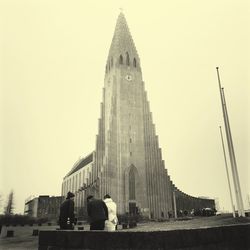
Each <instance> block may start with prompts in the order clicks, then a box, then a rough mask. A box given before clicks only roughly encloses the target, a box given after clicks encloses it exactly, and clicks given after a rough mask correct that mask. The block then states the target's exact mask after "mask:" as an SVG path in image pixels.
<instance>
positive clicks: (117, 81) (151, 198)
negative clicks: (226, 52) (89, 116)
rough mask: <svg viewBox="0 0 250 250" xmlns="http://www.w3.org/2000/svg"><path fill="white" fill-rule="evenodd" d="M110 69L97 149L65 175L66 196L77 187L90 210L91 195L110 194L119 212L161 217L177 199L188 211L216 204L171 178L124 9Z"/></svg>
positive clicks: (79, 203) (81, 204)
mask: <svg viewBox="0 0 250 250" xmlns="http://www.w3.org/2000/svg"><path fill="white" fill-rule="evenodd" d="M156 65H157V63H156V62H152V66H153V67H157V66H156ZM105 68H106V70H105V79H104V88H103V102H102V103H101V117H100V119H99V124H98V125H99V126H98V135H97V136H96V148H95V151H94V152H93V153H91V154H90V155H88V156H87V157H85V158H84V159H81V160H80V161H78V162H77V163H76V164H75V165H74V166H73V168H72V170H71V171H70V172H69V173H68V174H67V175H66V176H65V177H64V179H63V183H62V195H64V196H65V195H66V194H67V192H68V191H71V192H74V193H75V195H76V197H75V201H76V202H75V204H76V207H79V208H83V209H84V208H86V203H85V202H86V199H85V197H86V196H87V195H89V194H93V195H95V196H96V197H99V198H103V196H104V195H105V194H107V193H109V194H110V195H111V197H112V198H113V200H114V201H115V202H116V203H117V211H118V214H125V213H129V214H136V213H140V214H141V215H143V216H146V217H148V218H150V219H156V220H159V219H167V218H169V217H170V216H172V215H173V214H174V205H173V203H174V202H175V203H176V209H177V210H183V211H186V212H189V211H191V210H192V209H201V208H204V207H210V208H214V200H212V199H204V198H196V197H192V196H189V195H187V194H185V193H183V192H182V191H180V190H179V189H177V188H176V187H175V185H174V184H173V183H172V181H171V178H170V176H169V174H168V171H167V169H166V168H165V162H164V160H163V159H162V152H161V148H160V146H159V140H158V136H157V134H156V131H155V124H154V123H153V119H152V113H151V112H150V105H149V101H148V97H147V92H146V90H145V85H144V81H143V79H142V71H141V63H140V58H139V55H138V53H137V49H136V47H135V44H134V41H133V39H132V36H131V34H130V31H129V28H128V25H127V22H126V19H125V17H124V15H123V13H121V14H120V15H119V17H118V20H117V24H116V28H115V32H114V36H113V39H112V43H111V46H110V50H109V54H108V58H107V62H106V67H105ZM173 108H174V107H173ZM186 169H188V167H187V168H186ZM192 185H194V184H193V183H192ZM173 193H174V194H175V199H174V197H173Z"/></svg>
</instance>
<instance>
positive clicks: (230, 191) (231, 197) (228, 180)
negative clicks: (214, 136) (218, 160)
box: [220, 126, 235, 218]
mask: <svg viewBox="0 0 250 250" xmlns="http://www.w3.org/2000/svg"><path fill="white" fill-rule="evenodd" d="M220 136H221V142H222V148H223V154H224V160H225V167H226V173H227V182H228V187H229V193H230V199H231V206H232V211H233V217H234V218H235V209H234V204H233V196H232V190H231V184H230V179H229V173H228V166H227V158H226V152H225V146H224V140H223V135H222V130H221V126H220Z"/></svg>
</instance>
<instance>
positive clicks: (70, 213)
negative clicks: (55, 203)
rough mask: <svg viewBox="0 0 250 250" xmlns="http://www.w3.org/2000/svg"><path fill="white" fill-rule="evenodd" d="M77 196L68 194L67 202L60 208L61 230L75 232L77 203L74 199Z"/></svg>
mask: <svg viewBox="0 0 250 250" xmlns="http://www.w3.org/2000/svg"><path fill="white" fill-rule="evenodd" d="M74 197H75V195H74V194H73V193H71V192H68V193H67V197H66V200H65V201H64V202H63V203H62V204H61V206H60V215H59V226H60V229H68V230H73V229H74V224H75V222H76V219H75V214H74V207H75V203H74V200H73V198H74Z"/></svg>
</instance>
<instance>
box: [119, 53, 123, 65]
mask: <svg viewBox="0 0 250 250" xmlns="http://www.w3.org/2000/svg"><path fill="white" fill-rule="evenodd" d="M119 63H120V64H123V57H122V55H120V58H119Z"/></svg>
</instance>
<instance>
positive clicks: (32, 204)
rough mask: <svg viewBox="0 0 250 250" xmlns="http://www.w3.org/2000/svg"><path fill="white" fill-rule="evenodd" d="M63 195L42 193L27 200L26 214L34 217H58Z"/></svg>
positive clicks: (51, 218)
mask: <svg viewBox="0 0 250 250" xmlns="http://www.w3.org/2000/svg"><path fill="white" fill-rule="evenodd" d="M63 200H64V197H63V196H51V197H50V196H49V195H40V196H38V197H34V198H29V199H27V200H26V201H25V208H24V214H26V215H29V216H31V217H34V218H48V219H49V220H53V219H57V218H58V216H59V212H60V205H61V203H62V202H63Z"/></svg>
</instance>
